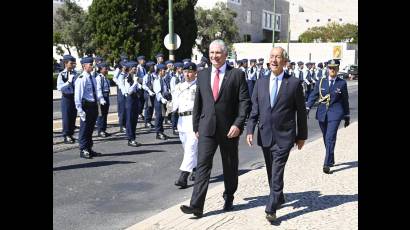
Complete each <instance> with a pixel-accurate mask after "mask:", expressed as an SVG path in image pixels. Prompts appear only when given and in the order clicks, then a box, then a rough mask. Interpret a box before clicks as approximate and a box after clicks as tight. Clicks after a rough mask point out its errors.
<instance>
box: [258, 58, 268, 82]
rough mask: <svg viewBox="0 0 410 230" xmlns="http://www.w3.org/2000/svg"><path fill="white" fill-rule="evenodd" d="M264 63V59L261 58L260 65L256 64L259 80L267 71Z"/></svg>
mask: <svg viewBox="0 0 410 230" xmlns="http://www.w3.org/2000/svg"><path fill="white" fill-rule="evenodd" d="M263 61H264V59H263V58H259V59H258V63H257V64H256V79H259V78H260V77H263V76H264V75H265V72H266V69H265V68H263Z"/></svg>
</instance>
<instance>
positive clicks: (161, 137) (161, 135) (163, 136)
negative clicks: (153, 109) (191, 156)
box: [156, 133, 168, 140]
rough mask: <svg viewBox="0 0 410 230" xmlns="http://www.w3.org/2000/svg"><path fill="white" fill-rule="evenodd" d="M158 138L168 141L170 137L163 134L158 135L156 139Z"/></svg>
mask: <svg viewBox="0 0 410 230" xmlns="http://www.w3.org/2000/svg"><path fill="white" fill-rule="evenodd" d="M156 138H157V139H159V140H167V139H168V136H167V135H165V134H163V133H157V137H156Z"/></svg>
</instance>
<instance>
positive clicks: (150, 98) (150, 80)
mask: <svg viewBox="0 0 410 230" xmlns="http://www.w3.org/2000/svg"><path fill="white" fill-rule="evenodd" d="M154 66H155V63H154V62H151V61H149V62H147V67H148V72H147V74H145V76H144V79H143V82H142V89H143V90H144V99H145V114H144V118H145V119H144V121H145V128H148V127H149V128H154V127H155V126H154V125H153V124H152V123H151V121H152V114H153V111H154V100H155V93H154V80H155V78H156V73H155V68H154Z"/></svg>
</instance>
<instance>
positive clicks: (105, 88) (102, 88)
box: [95, 62, 111, 137]
mask: <svg viewBox="0 0 410 230" xmlns="http://www.w3.org/2000/svg"><path fill="white" fill-rule="evenodd" d="M97 67H98V70H97V72H98V75H97V77H96V78H95V80H96V82H97V99H98V101H99V102H100V111H101V114H99V116H98V118H97V127H98V136H99V137H108V136H110V135H111V134H109V133H107V132H106V130H107V116H108V111H109V109H110V80H109V79H108V78H107V74H108V70H109V68H110V67H109V65H108V64H107V63H105V62H100V63H99V64H97Z"/></svg>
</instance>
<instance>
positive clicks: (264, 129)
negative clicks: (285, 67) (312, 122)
mask: <svg viewBox="0 0 410 230" xmlns="http://www.w3.org/2000/svg"><path fill="white" fill-rule="evenodd" d="M269 77H270V71H268V72H267V74H266V75H265V76H263V77H262V78H259V79H258V80H257V81H256V84H255V87H254V89H253V94H252V111H251V114H250V116H249V120H248V123H247V134H253V133H254V130H255V127H256V125H257V124H258V122H259V124H258V145H259V146H263V147H271V146H272V145H274V144H275V143H277V144H278V145H279V147H281V148H289V149H290V148H292V147H293V145H294V144H295V140H306V139H307V134H308V130H307V114H306V106H305V99H304V96H303V89H302V85H301V84H300V81H299V79H297V78H295V77H291V76H290V75H288V74H287V73H284V75H283V79H282V83H281V85H280V89H279V92H278V95H277V99H276V102H275V105H274V106H273V108H271V105H270V94H269Z"/></svg>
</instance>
